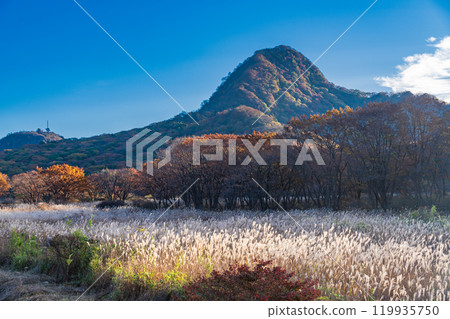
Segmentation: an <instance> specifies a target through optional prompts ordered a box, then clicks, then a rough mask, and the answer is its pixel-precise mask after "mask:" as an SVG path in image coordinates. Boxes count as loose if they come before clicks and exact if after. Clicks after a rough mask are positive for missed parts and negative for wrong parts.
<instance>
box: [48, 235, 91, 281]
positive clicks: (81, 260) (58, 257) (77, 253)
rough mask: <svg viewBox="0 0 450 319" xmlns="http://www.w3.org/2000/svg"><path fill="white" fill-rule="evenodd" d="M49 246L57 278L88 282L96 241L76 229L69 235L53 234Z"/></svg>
mask: <svg viewBox="0 0 450 319" xmlns="http://www.w3.org/2000/svg"><path fill="white" fill-rule="evenodd" d="M49 246H50V247H49V251H50V254H51V255H52V257H53V258H52V259H53V260H54V262H55V267H56V268H55V269H54V271H55V275H56V277H57V279H58V280H63V281H78V282H89V281H90V280H91V279H92V278H91V274H92V271H91V262H92V261H93V259H94V258H95V257H96V255H97V254H98V251H99V245H98V243H97V242H96V241H94V240H90V239H88V238H87V237H86V235H85V234H84V233H83V232H81V231H80V230H76V231H74V232H73V233H72V234H70V235H57V236H55V237H54V238H53V239H51V240H50V242H49Z"/></svg>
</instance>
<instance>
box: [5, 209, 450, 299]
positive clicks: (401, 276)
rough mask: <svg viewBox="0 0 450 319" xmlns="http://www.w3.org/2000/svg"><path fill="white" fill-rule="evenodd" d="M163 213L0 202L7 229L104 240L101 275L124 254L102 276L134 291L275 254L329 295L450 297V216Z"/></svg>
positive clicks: (275, 259) (124, 289)
mask: <svg viewBox="0 0 450 319" xmlns="http://www.w3.org/2000/svg"><path fill="white" fill-rule="evenodd" d="M162 213H163V211H145V210H139V209H135V208H130V207H124V208H114V209H106V210H98V209H96V208H94V207H93V206H92V205H51V206H48V205H44V206H38V207H36V206H28V205H19V206H16V207H15V208H3V209H0V237H1V238H7V237H8V236H9V235H8V234H10V232H11V231H12V230H15V231H19V232H21V231H24V232H26V233H28V234H33V235H36V237H37V238H38V240H40V241H42V242H45V241H46V240H48V239H49V238H53V237H54V236H56V235H58V234H69V233H70V232H73V231H74V230H76V229H80V230H82V231H83V232H84V233H85V234H86V236H87V237H88V238H90V239H95V240H98V241H99V244H100V251H99V253H98V260H97V263H96V268H95V271H96V274H100V273H102V272H103V271H104V270H106V269H107V268H108V267H110V266H111V265H112V264H113V262H114V260H116V258H117V257H119V256H122V254H123V256H122V258H120V259H119V260H118V261H117V262H116V263H115V264H114V265H113V266H111V268H110V269H109V270H108V272H107V273H106V274H105V276H103V278H102V279H100V280H99V282H98V283H97V284H96V285H98V286H99V287H102V286H106V285H110V284H111V283H113V284H114V285H116V286H117V287H119V291H120V292H121V293H122V294H125V293H128V294H129V295H132V294H137V295H142V294H145V291H151V288H152V286H155V283H156V282H158V283H165V284H166V285H167V286H171V285H172V286H176V285H182V284H184V283H186V282H188V281H189V280H192V279H195V278H197V277H199V276H202V275H207V274H208V273H210V272H211V271H212V270H213V269H215V270H223V269H226V268H227V267H228V266H229V265H230V264H233V263H235V262H238V263H240V264H243V263H248V264H254V263H255V262H256V261H258V260H273V263H274V264H275V265H279V266H282V267H284V268H285V269H287V270H288V271H291V272H295V273H296V274H297V275H298V276H299V278H305V277H311V278H313V279H315V280H316V281H318V282H319V289H320V290H321V291H322V295H323V296H324V297H325V299H330V300H450V288H449V287H450V286H449V283H450V282H449V272H450V267H449V254H448V253H449V245H450V242H449V238H450V232H449V223H448V218H444V219H441V220H440V221H435V222H428V223H426V222H424V221H421V220H415V219H411V218H408V217H406V215H405V216H404V217H402V216H398V215H394V214H390V213H380V212H365V211H342V212H330V211H324V210H307V211H292V212H290V213H289V214H290V215H291V216H292V218H294V219H295V221H296V222H294V221H293V219H292V218H291V217H290V216H289V215H287V214H286V213H284V212H279V211H269V212H244V211H242V212H220V213H219V212H204V211H196V210H171V211H168V212H167V213H165V214H164V215H163V216H162V217H161V218H160V219H159V220H158V221H157V222H156V223H154V221H155V220H156V219H157V218H158V217H159V216H160V215H161V214H162ZM131 282H138V283H139V285H138V287H140V288H138V289H137V288H136V285H134V286H133V288H130V287H131V285H130V283H131ZM95 289H96V288H94V290H95ZM127 289H128V290H130V289H131V290H133V291H128V292H127ZM136 289H137V290H139V289H141V290H140V291H136ZM148 297H149V296H147V298H148ZM150 299H151V298H150Z"/></svg>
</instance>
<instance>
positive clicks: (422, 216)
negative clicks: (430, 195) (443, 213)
mask: <svg viewBox="0 0 450 319" xmlns="http://www.w3.org/2000/svg"><path fill="white" fill-rule="evenodd" d="M409 217H410V218H411V219H419V220H422V221H424V222H426V223H429V222H432V221H437V220H439V219H440V215H439V213H438V211H437V209H436V206H434V205H433V206H432V207H431V208H430V209H427V208H419V209H417V210H414V211H412V212H411V213H410V214H409Z"/></svg>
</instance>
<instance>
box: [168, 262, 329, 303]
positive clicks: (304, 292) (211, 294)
mask: <svg viewBox="0 0 450 319" xmlns="http://www.w3.org/2000/svg"><path fill="white" fill-rule="evenodd" d="M271 263H272V262H271V261H265V262H259V263H258V264H257V265H256V267H254V268H253V269H252V268H250V267H249V266H247V265H241V266H239V265H235V266H231V267H230V268H229V269H228V270H226V271H224V272H223V273H219V272H217V271H213V272H212V274H211V276H210V277H207V278H200V279H198V280H196V281H194V282H192V283H190V284H189V285H187V286H185V287H184V289H183V292H178V293H174V294H173V295H172V299H173V300H249V301H250V300H272V301H293V300H301V301H309V300H315V299H316V298H318V297H320V295H321V294H320V291H319V290H317V289H315V288H314V285H316V282H314V281H312V280H310V279H306V280H303V281H300V280H293V279H292V277H293V276H294V273H288V272H286V270H284V269H282V268H280V267H269V265H270V264H271Z"/></svg>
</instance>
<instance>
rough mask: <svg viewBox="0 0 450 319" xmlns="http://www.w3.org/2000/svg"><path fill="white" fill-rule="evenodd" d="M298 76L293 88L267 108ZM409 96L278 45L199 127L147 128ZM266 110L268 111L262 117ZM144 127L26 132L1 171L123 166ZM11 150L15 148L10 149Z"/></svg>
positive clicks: (178, 132)
mask: <svg viewBox="0 0 450 319" xmlns="http://www.w3.org/2000/svg"><path fill="white" fill-rule="evenodd" d="M297 78H298V81H297V82H296V83H295V84H294V85H293V86H292V88H290V89H289V90H288V92H286V93H285V94H284V95H283V96H282V97H281V98H280V99H279V100H278V101H277V103H276V104H275V105H273V107H272V108H271V109H270V110H267V108H268V107H269V106H270V105H271V104H272V103H273V102H274V101H275V100H276V99H277V98H278V97H280V96H281V95H282V93H283V92H284V91H285V90H286V89H287V88H288V87H289V86H290V85H291V84H292V83H293V82H294V81H295V80H296V79H297ZM409 95H411V93H400V94H388V93H367V92H362V91H359V90H350V89H346V88H343V87H340V86H336V85H334V84H333V83H331V82H329V81H328V80H327V79H326V78H325V76H324V75H323V74H322V72H321V71H320V70H319V69H318V68H317V67H316V66H315V65H311V61H310V60H309V59H308V58H306V57H305V56H303V55H302V54H301V53H300V52H298V51H296V50H294V49H293V48H291V47H288V46H284V45H280V46H277V47H275V48H271V49H264V50H258V51H256V52H255V53H254V54H253V55H252V56H251V57H249V58H247V59H246V60H245V61H244V62H243V63H241V64H239V65H238V66H237V67H236V68H235V70H234V71H233V72H231V73H230V74H229V75H228V76H227V77H225V78H224V80H223V82H222V83H221V85H220V86H219V87H218V88H217V90H216V91H215V92H214V93H213V94H212V95H211V97H210V98H209V99H208V100H206V101H204V102H203V103H202V105H201V107H200V108H199V109H198V110H197V111H195V112H192V113H190V115H191V116H192V117H193V118H194V119H195V120H196V121H197V122H198V123H199V124H200V125H197V124H195V123H194V122H193V121H192V119H191V118H190V117H189V116H187V114H186V113H181V114H179V115H177V116H175V117H174V118H171V119H169V120H166V121H162V122H157V123H153V124H150V125H149V126H147V127H148V128H149V129H151V130H154V131H157V132H160V133H163V134H165V135H169V136H171V137H181V136H192V135H201V134H209V133H233V134H245V133H252V132H253V131H278V130H281V129H282V127H283V124H285V123H286V122H288V121H289V120H290V119H291V118H293V117H299V116H301V115H311V114H320V113H324V112H326V111H327V110H330V109H332V108H339V107H343V108H344V107H345V106H347V105H348V106H350V107H352V108H356V107H364V106H365V105H366V104H367V103H370V102H382V101H392V102H397V101H399V100H401V99H402V98H404V97H406V96H409ZM263 112H266V113H265V114H264V115H262V116H261V114H262V113H263ZM260 116H261V118H260V119H259V120H258V121H257V122H256V123H255V125H252V123H253V122H254V121H255V120H256V119H257V118H258V117H260ZM149 122H151V120H150V119H149ZM141 129H142V128H136V129H132V130H129V131H123V132H119V133H116V134H103V135H99V136H93V137H90V138H82V139H66V140H62V138H61V137H60V140H59V141H57V142H55V143H50V144H43V143H41V142H44V143H45V142H48V141H50V140H49V139H48V138H46V137H45V135H42V134H41V133H43V132H42V131H41V132H37V133H38V134H37V135H38V136H35V135H36V134H34V132H32V133H33V134H28V135H27V134H25V135H26V136H28V137H25V136H21V137H19V138H18V139H17V140H16V143H14V145H13V146H14V147H10V146H6V145H7V144H6V142H5V141H4V142H3V143H4V144H3V148H1V146H0V150H2V149H3V151H0V171H1V172H3V173H7V174H10V175H11V174H16V173H20V172H23V171H27V170H30V169H34V168H35V167H36V165H40V166H49V165H53V164H61V163H67V164H71V165H77V166H80V167H83V168H84V169H85V170H86V171H87V172H88V173H89V172H95V171H98V170H100V169H102V168H106V167H108V168H119V167H124V166H125V142H126V140H127V139H128V138H130V137H131V136H133V135H134V134H136V133H137V132H139V131H140V130H141ZM25 133H30V132H25ZM16 134H21V133H16ZM15 137H16V138H17V137H18V135H16V136H15ZM7 138H9V137H6V138H5V139H7ZM19 141H20V143H19ZM30 141H32V142H30ZM37 143H39V144H37ZM25 144H35V145H27V146H24V145H25ZM36 144H37V145H36ZM0 145H2V144H0ZM20 146H22V147H20ZM17 147H20V148H18V149H17ZM7 148H8V149H12V150H8V151H6V150H5V149H7ZM14 148H16V149H14Z"/></svg>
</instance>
